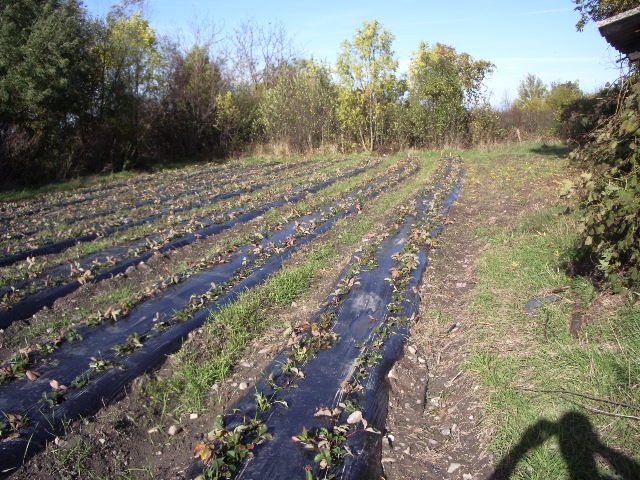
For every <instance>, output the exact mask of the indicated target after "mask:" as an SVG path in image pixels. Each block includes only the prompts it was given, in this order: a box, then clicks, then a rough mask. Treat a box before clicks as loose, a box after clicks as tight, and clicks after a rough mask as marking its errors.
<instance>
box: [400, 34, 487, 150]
mask: <svg viewBox="0 0 640 480" xmlns="http://www.w3.org/2000/svg"><path fill="white" fill-rule="evenodd" d="M493 68H494V65H493V64H492V63H490V62H487V61H485V60H475V59H474V58H473V57H471V56H470V55H469V54H467V53H458V52H457V51H456V49H455V48H453V47H450V46H448V45H443V44H440V43H437V44H436V45H434V46H433V47H430V46H429V45H427V44H426V43H425V42H420V45H419V47H418V50H417V51H415V52H413V58H412V60H411V64H410V66H409V99H410V103H411V107H412V108H411V111H412V117H413V121H414V123H415V128H416V133H417V135H418V136H419V138H418V139H416V140H417V141H419V142H421V143H427V144H441V143H443V142H444V141H448V140H452V141H453V140H455V139H454V138H445V137H446V136H449V137H451V136H455V137H460V136H461V135H464V134H466V126H467V123H468V120H469V113H468V112H469V110H470V109H472V108H473V107H474V106H476V105H477V104H478V102H479V100H480V99H481V97H482V85H483V83H482V82H483V81H484V78H485V77H486V76H487V75H488V74H489V73H491V71H493Z"/></svg>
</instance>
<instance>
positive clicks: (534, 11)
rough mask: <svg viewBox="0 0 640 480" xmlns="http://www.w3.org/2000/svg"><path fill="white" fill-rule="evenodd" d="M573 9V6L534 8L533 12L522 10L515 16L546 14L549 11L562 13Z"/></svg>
mask: <svg viewBox="0 0 640 480" xmlns="http://www.w3.org/2000/svg"><path fill="white" fill-rule="evenodd" d="M571 10H573V8H551V9H548V10H533V11H531V12H522V13H516V14H514V15H513V16H514V17H529V16H531V15H546V14H548V13H560V12H569V11H571Z"/></svg>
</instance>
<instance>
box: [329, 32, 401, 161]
mask: <svg viewBox="0 0 640 480" xmlns="http://www.w3.org/2000/svg"><path fill="white" fill-rule="evenodd" d="M394 39H395V37H394V36H393V35H392V34H391V32H389V31H388V30H386V29H384V28H383V27H382V25H381V24H380V22H378V21H377V20H373V21H371V22H367V21H365V22H364V24H363V26H362V27H361V28H358V29H357V31H356V34H355V35H354V37H353V41H351V42H350V41H348V40H345V41H344V43H343V44H342V52H341V54H340V56H339V58H338V64H337V69H338V74H339V75H340V79H341V82H342V84H341V87H342V88H341V92H340V102H339V107H338V110H339V116H340V120H341V122H342V124H343V127H344V128H346V129H347V130H352V131H354V132H355V133H356V135H357V137H358V138H359V140H360V143H361V144H362V146H363V148H365V149H366V150H369V151H371V150H373V148H374V147H375V146H376V145H377V144H378V143H379V142H381V141H382V138H383V136H384V129H385V115H386V112H387V110H388V107H389V105H390V104H392V103H393V102H394V101H395V100H396V98H395V97H396V96H397V93H398V92H397V91H396V90H397V89H396V86H397V79H396V77H395V72H396V70H397V68H398V62H397V60H396V59H395V56H394V52H393V50H392V48H391V46H392V43H393V40H394Z"/></svg>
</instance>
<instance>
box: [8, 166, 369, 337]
mask: <svg viewBox="0 0 640 480" xmlns="http://www.w3.org/2000/svg"><path fill="white" fill-rule="evenodd" d="M364 171H366V167H363V168H359V169H356V170H353V171H351V172H350V173H348V174H346V175H342V176H339V177H336V178H333V179H331V180H326V181H324V182H321V183H319V184H316V185H315V186H313V187H311V188H308V189H306V190H303V191H302V192H301V193H298V194H297V195H294V196H292V197H287V199H286V200H284V199H282V200H277V201H274V202H270V203H267V204H265V205H262V206H261V207H258V208H256V209H254V210H251V211H248V212H245V213H243V214H241V215H239V216H237V217H236V218H234V219H233V220H230V221H228V222H225V223H218V224H212V225H209V226H207V227H205V228H202V229H200V230H197V231H195V232H193V233H189V234H187V235H185V236H183V237H180V238H179V239H176V240H174V241H172V242H171V243H169V244H167V245H163V246H162V247H160V248H159V249H157V250H156V252H157V253H159V254H163V253H167V252H169V251H171V250H176V249H178V248H181V247H184V246H186V245H190V244H192V243H194V242H195V241H196V240H198V239H203V238H207V237H210V236H212V235H216V234H218V233H220V232H223V231H225V230H228V229H229V228H231V227H233V226H235V225H237V224H240V223H245V222H248V221H249V220H252V219H254V218H256V217H258V216H260V215H263V214H264V213H266V212H267V211H269V210H271V209H273V208H276V207H281V206H283V205H285V204H286V203H296V202H299V201H301V200H302V199H304V198H305V197H306V196H307V195H309V194H313V193H316V192H318V191H320V190H322V189H324V188H327V187H328V186H330V185H332V184H333V183H335V182H337V181H339V180H342V179H344V178H348V177H352V176H356V175H359V174H360V173H363V172H364ZM115 248H117V247H114V249H115ZM127 248H128V247H125V249H127ZM112 254H113V251H107V252H103V253H100V254H92V256H91V258H96V255H99V256H108V255H112ZM154 254H155V252H153V251H150V252H146V253H144V254H142V255H139V256H136V257H134V258H130V259H126V260H123V261H121V262H118V263H117V264H116V265H115V266H113V267H112V268H109V269H108V270H105V271H103V272H101V273H100V274H98V275H96V276H95V277H94V278H93V279H91V282H92V283H96V282H99V281H102V280H105V279H107V278H111V277H113V276H115V275H117V274H119V273H122V272H124V271H125V270H126V269H127V268H129V267H131V266H135V265H138V264H139V263H141V262H144V261H147V260H148V259H149V258H151V257H152V256H153V255H154ZM29 283H31V282H29ZM25 284H26V283H25ZM81 286H82V284H81V283H80V282H79V281H77V280H74V281H72V282H69V283H67V284H65V285H60V286H58V287H53V288H50V289H47V290H43V291H41V292H38V293H35V294H34V295H30V296H28V297H26V298H24V299H22V300H20V301H19V302H17V303H15V304H13V305H12V306H11V308H10V309H9V310H4V311H0V328H6V327H8V326H9V325H11V324H12V323H13V322H15V321H18V320H22V319H25V318H28V317H30V316H31V315H33V314H34V313H36V312H37V311H38V310H40V309H41V308H43V307H50V306H51V305H53V303H54V302H55V301H56V300H57V299H58V298H61V297H64V296H66V295H68V294H70V293H71V292H74V291H75V290H77V289H78V288H80V287H81ZM4 290H5V291H6V289H4Z"/></svg>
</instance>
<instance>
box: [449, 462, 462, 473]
mask: <svg viewBox="0 0 640 480" xmlns="http://www.w3.org/2000/svg"><path fill="white" fill-rule="evenodd" d="M459 468H460V464H459V463H452V464H451V465H449V468H447V473H453V472H455V471H456V470H458V469H459Z"/></svg>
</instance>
